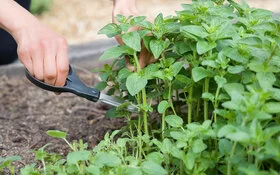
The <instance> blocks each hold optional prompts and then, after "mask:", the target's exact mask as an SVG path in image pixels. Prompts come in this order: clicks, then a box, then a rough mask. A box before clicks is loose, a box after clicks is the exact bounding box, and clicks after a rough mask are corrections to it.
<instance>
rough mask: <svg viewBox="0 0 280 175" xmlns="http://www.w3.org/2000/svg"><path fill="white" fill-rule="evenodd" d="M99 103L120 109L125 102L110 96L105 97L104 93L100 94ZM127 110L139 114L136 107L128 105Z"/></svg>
mask: <svg viewBox="0 0 280 175" xmlns="http://www.w3.org/2000/svg"><path fill="white" fill-rule="evenodd" d="M99 101H101V102H103V103H106V104H108V105H111V106H114V107H118V106H120V105H121V104H123V103H124V102H125V101H123V100H119V99H117V98H114V97H111V96H109V95H105V94H102V93H100V97H99ZM126 110H128V111H130V112H133V113H137V112H138V108H137V107H136V106H135V105H128V106H127V107H126Z"/></svg>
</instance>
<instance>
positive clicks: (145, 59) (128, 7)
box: [112, 0, 156, 71]
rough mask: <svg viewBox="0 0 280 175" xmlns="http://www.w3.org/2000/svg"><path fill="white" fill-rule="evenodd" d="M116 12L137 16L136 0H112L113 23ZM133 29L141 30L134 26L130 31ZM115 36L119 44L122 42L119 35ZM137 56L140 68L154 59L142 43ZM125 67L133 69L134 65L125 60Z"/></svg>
mask: <svg viewBox="0 0 280 175" xmlns="http://www.w3.org/2000/svg"><path fill="white" fill-rule="evenodd" d="M117 14H122V15H124V16H126V17H128V16H131V15H132V16H139V12H138V9H137V7H136V0H114V7H113V13H112V20H113V22H114V23H117V21H116V20H115V16H116V15H117ZM133 30H141V28H140V27H137V26H135V27H133V28H131V29H130V31H133ZM115 38H116V40H117V41H118V43H119V44H124V43H123V41H122V40H121V37H120V36H116V37H115ZM138 58H139V65H140V67H141V68H144V67H145V66H146V65H148V64H151V63H153V62H155V61H156V60H155V59H154V57H153V56H152V54H151V53H149V51H148V50H147V49H146V48H145V47H144V44H143V43H142V50H141V52H140V53H139V55H138ZM127 67H128V69H130V70H131V71H133V70H134V67H133V66H132V65H130V64H129V63H128V62H127Z"/></svg>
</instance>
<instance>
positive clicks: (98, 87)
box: [94, 81, 107, 91]
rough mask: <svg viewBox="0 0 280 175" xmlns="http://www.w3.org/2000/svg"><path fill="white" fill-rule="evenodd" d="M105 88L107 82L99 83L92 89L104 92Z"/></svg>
mask: <svg viewBox="0 0 280 175" xmlns="http://www.w3.org/2000/svg"><path fill="white" fill-rule="evenodd" d="M106 87H107V82H105V81H101V82H99V83H97V84H96V85H95V86H94V88H95V89H97V90H99V91H102V90H104V89H105V88H106Z"/></svg>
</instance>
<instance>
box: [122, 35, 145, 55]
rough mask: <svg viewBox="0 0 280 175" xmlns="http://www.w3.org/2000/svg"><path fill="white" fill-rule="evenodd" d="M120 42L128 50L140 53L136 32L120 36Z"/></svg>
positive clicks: (139, 40)
mask: <svg viewBox="0 0 280 175" xmlns="http://www.w3.org/2000/svg"><path fill="white" fill-rule="evenodd" d="M121 38H122V41H123V42H124V43H125V44H126V45H127V46H128V47H130V48H132V49H134V50H136V51H138V52H139V51H141V37H140V35H139V34H138V32H137V31H133V32H129V33H124V34H122V36H121Z"/></svg>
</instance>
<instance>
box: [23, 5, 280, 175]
mask: <svg viewBox="0 0 280 175" xmlns="http://www.w3.org/2000/svg"><path fill="white" fill-rule="evenodd" d="M182 7H183V10H181V11H176V15H175V16H168V17H165V18H164V17H163V15H162V14H159V15H158V16H157V17H156V18H155V19H154V21H153V22H150V21H147V20H146V18H145V17H144V16H136V17H132V16H130V17H125V16H122V15H117V16H116V19H117V21H118V22H119V24H113V23H111V24H108V25H106V26H105V27H103V28H102V29H101V30H100V31H99V33H100V34H106V35H107V36H108V37H115V36H120V37H121V39H122V40H123V42H124V45H120V46H116V47H113V48H111V49H108V50H107V51H106V52H105V53H104V54H103V56H102V57H101V58H100V59H101V60H106V59H113V58H114V61H113V62H112V63H111V64H106V65H105V66H104V69H102V70H100V71H101V72H102V73H101V75H100V76H101V79H102V81H101V82H100V83H99V84H98V85H97V88H99V89H100V90H104V89H105V88H107V90H108V91H107V92H108V94H109V95H115V96H118V97H119V98H121V99H125V100H128V101H130V102H133V103H134V104H136V105H137V107H138V109H139V113H138V117H134V115H132V114H131V113H130V112H127V111H126V110H125V108H126V107H127V105H129V104H130V103H129V102H128V103H124V104H123V105H121V106H120V107H118V108H116V109H112V110H110V111H109V112H108V113H107V116H108V117H116V116H125V117H126V119H127V123H128V125H127V126H126V127H125V128H123V129H121V130H117V131H114V132H113V133H112V134H111V135H109V134H106V135H105V138H104V140H102V141H101V142H100V144H99V145H97V146H96V147H95V148H94V149H93V151H86V150H85V149H86V146H85V145H84V144H83V143H82V142H80V144H78V143H76V144H78V146H73V145H71V144H69V143H68V142H67V143H68V144H69V146H70V147H71V148H72V150H73V152H71V153H69V154H68V156H67V160H64V159H60V158H59V159H55V160H54V159H53V160H52V161H48V162H47V163H46V160H47V159H46V156H45V155H48V154H47V153H46V152H43V154H42V155H44V156H42V155H41V157H40V156H39V157H38V156H37V159H38V160H41V162H42V163H43V165H44V167H53V168H47V169H43V170H42V169H38V170H34V171H37V172H38V174H39V173H40V172H45V174H53V173H56V174H94V175H95V174H127V175H129V174H136V175H137V174H139V175H140V174H156V175H159V174H180V175H182V174H197V175H198V174H201V175H203V174H228V175H231V174H246V175H251V174H254V175H255V174H258V175H268V174H270V175H271V174H272V175H273V174H275V175H277V174H279V172H280V166H279V165H280V125H279V123H280V102H279V101H280V79H279V72H280V20H279V19H277V18H274V17H272V12H270V11H267V10H263V9H253V8H250V7H249V6H248V5H247V4H246V3H245V2H243V3H242V4H237V3H235V2H234V1H232V0H227V1H226V2H224V0H200V1H199V0H198V1H193V3H192V4H183V5H182ZM133 26H138V27H141V28H142V29H141V30H138V31H130V30H129V29H130V28H131V27H133ZM142 46H145V47H146V48H147V50H148V51H149V52H150V53H151V54H152V55H153V56H154V58H155V59H156V60H157V61H156V62H155V63H153V64H150V65H148V66H146V67H145V68H141V67H140V65H139V62H138V57H139V52H140V51H141V49H142ZM128 62H129V63H130V64H131V65H134V71H130V70H129V69H128V68H127V67H126V64H127V63H128ZM49 134H50V135H51V136H54V137H58V138H62V139H65V137H66V134H65V133H60V132H58V131H50V133H49ZM60 134H62V135H60ZM116 136H117V137H116ZM66 141H67V140H66ZM74 145H75V144H74ZM40 151H43V149H42V150H39V152H40ZM48 160H49V159H48ZM32 168H35V165H34V166H33V167H32ZM25 169H26V168H25ZM30 172H31V171H29V173H30Z"/></svg>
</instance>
